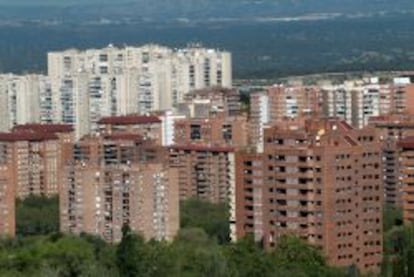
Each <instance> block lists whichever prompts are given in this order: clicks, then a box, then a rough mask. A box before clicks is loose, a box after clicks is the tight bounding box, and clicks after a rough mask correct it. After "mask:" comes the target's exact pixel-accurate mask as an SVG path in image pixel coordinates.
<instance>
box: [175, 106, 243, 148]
mask: <svg viewBox="0 0 414 277" xmlns="http://www.w3.org/2000/svg"><path fill="white" fill-rule="evenodd" d="M174 141H175V143H177V144H186V143H189V144H202V145H222V146H223V145H228V146H232V147H245V146H247V144H248V122H247V118H246V117H245V116H234V117H228V116H226V115H224V114H218V115H215V116H210V117H205V118H203V117H202V118H186V119H179V120H176V121H175V125H174Z"/></svg>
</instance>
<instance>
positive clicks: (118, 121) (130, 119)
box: [98, 115, 161, 125]
mask: <svg viewBox="0 0 414 277" xmlns="http://www.w3.org/2000/svg"><path fill="white" fill-rule="evenodd" d="M98 123H99V124H110V125H135V124H152V123H161V119H159V117H157V116H153V115H149V116H147V115H125V116H110V117H104V118H102V119H101V120H99V121H98Z"/></svg>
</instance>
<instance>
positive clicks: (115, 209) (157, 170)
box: [60, 133, 179, 242]
mask: <svg viewBox="0 0 414 277" xmlns="http://www.w3.org/2000/svg"><path fill="white" fill-rule="evenodd" d="M163 153H164V152H163V150H162V149H161V148H160V147H159V146H158V145H156V144H154V143H153V142H151V141H150V140H145V139H143V138H142V137H141V136H139V135H137V134H133V133H122V134H111V135H105V136H89V137H84V138H83V139H82V140H80V141H79V142H78V143H76V144H74V146H73V157H72V159H71V160H70V161H69V163H68V164H67V166H66V169H65V171H64V176H63V178H62V184H63V188H62V190H61V193H60V228H61V231H62V232H70V233H75V234H79V233H81V232H86V233H90V234H94V235H97V236H100V237H101V238H103V239H104V240H106V241H108V242H119V241H120V240H121V238H122V227H123V226H124V225H129V227H130V228H131V230H132V231H134V232H137V233H140V234H141V235H143V237H144V238H146V239H152V238H153V239H157V240H172V239H173V238H174V237H175V235H176V232H177V231H178V227H179V211H178V203H179V200H178V172H177V170H176V169H173V168H170V167H169V166H168V163H167V162H163V161H162V160H163V157H164V155H165V154H163ZM164 160H165V159H164Z"/></svg>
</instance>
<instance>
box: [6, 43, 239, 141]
mask: <svg viewBox="0 0 414 277" xmlns="http://www.w3.org/2000/svg"><path fill="white" fill-rule="evenodd" d="M47 59H48V73H47V75H38V74H29V75H14V74H2V75H0V100H1V101H0V103H1V104H0V105H2V106H1V108H2V109H1V110H2V112H1V113H2V114H1V115H2V118H4V119H5V120H4V122H2V123H1V125H0V131H7V130H9V129H10V128H12V127H13V126H14V125H16V124H26V123H64V124H71V125H74V127H75V137H76V138H77V139H79V138H81V137H82V136H83V135H86V134H88V133H89V132H91V131H95V130H96V128H97V126H96V123H97V121H98V120H99V119H100V118H101V117H106V116H118V115H127V114H135V113H141V114H145V113H148V112H153V111H158V110H171V109H172V108H173V107H175V106H176V105H177V104H178V103H179V102H181V101H182V100H183V98H184V95H185V94H187V93H189V92H190V91H192V90H197V89H203V88H207V87H212V86H218V87H228V88H230V87H231V86H232V60H231V54H230V53H229V52H225V51H219V50H215V49H206V48H202V47H201V46H199V45H190V46H189V47H188V48H183V49H171V48H167V47H164V46H159V45H155V44H148V45H143V46H141V47H130V46H127V47H124V48H117V47H114V46H112V45H109V46H107V47H105V48H101V49H87V50H77V49H68V50H64V51H60V52H49V53H48V57H47Z"/></svg>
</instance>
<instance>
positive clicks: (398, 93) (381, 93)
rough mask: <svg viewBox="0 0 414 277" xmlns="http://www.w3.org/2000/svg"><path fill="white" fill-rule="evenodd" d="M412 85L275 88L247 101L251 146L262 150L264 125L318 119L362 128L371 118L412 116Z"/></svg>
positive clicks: (374, 82) (399, 81)
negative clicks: (315, 116) (337, 119)
mask: <svg viewBox="0 0 414 277" xmlns="http://www.w3.org/2000/svg"><path fill="white" fill-rule="evenodd" d="M413 101H414V85H413V84H411V82H410V79H409V78H394V79H393V80H392V81H389V82H384V81H381V80H379V79H378V78H370V79H360V80H352V81H345V82H343V83H341V84H330V85H321V86H301V85H274V86H272V87H268V88H267V89H266V90H265V91H262V92H256V93H253V94H251V97H250V102H251V106H250V122H251V135H250V142H251V143H252V144H253V145H256V147H257V149H259V150H260V151H262V150H263V128H264V126H266V125H270V126H271V125H273V124H275V123H278V122H281V121H284V120H287V119H295V118H299V117H307V116H309V115H320V116H324V117H331V118H340V119H343V120H345V121H346V122H348V124H350V125H351V126H354V127H356V128H363V127H364V126H366V125H367V124H368V123H369V119H370V118H371V117H378V116H381V115H388V114H396V113H397V114H400V113H408V114H413V112H414V110H413V108H412V106H413V104H414V102H413Z"/></svg>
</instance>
